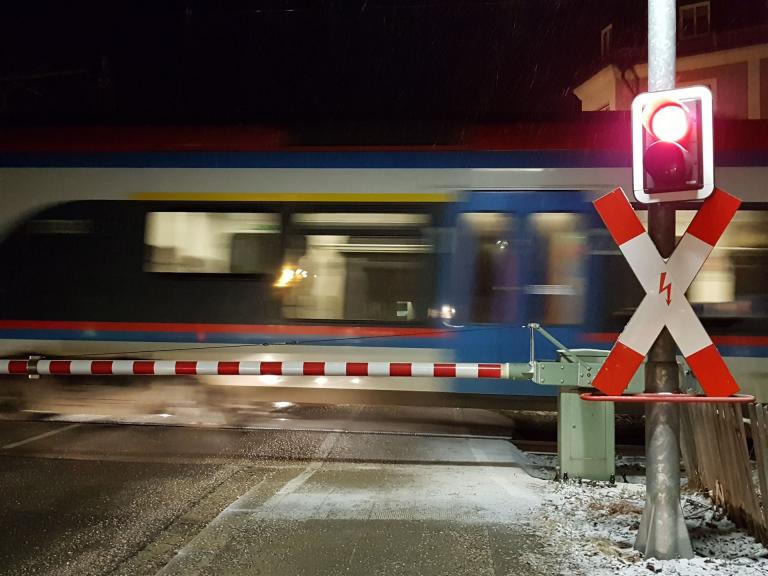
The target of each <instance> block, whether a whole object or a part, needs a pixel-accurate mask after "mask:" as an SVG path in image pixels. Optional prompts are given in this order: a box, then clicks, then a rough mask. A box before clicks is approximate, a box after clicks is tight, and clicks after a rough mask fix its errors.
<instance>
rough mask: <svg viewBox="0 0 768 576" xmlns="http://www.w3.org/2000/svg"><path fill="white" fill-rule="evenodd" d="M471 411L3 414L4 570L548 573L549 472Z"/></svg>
mask: <svg viewBox="0 0 768 576" xmlns="http://www.w3.org/2000/svg"><path fill="white" fill-rule="evenodd" d="M490 417H491V416H489V418H490ZM492 418H496V415H494V416H492ZM481 419H482V418H481ZM466 420H467V418H466V415H464V417H462V418H460V419H458V420H457V419H456V418H455V417H454V416H450V418H449V417H446V418H445V421H444V422H443V423H442V424H441V425H440V426H442V429H441V432H440V433H436V434H434V435H427V436H421V435H416V434H404V433H403V432H404V431H405V428H403V426H402V425H401V426H400V430H399V433H396V434H393V433H381V432H380V433H376V434H367V433H348V432H345V431H315V430H307V429H300V430H285V429H250V430H246V429H231V428H192V427H181V426H159V425H127V424H104V423H94V422H87V421H81V422H24V421H0V493H2V494H3V499H4V505H3V506H2V507H0V525H2V526H4V527H5V528H4V530H2V531H0V573H4V574H62V575H69V574H78V575H87V574H99V575H101V574H125V575H128V574H148V575H157V574H169V575H170V574H174V575H175V574H276V575H281V574H286V575H288V574H291V575H299V574H519V573H523V572H525V573H526V574H530V575H535V574H550V573H552V570H553V569H554V568H553V566H552V565H551V563H552V562H554V560H553V559H552V558H542V552H541V550H543V548H544V542H543V541H542V538H543V537H542V535H541V532H540V530H538V529H534V528H533V527H532V525H531V522H532V521H533V520H535V517H536V509H537V506H539V504H540V492H541V487H542V484H543V481H542V480H539V479H536V478H533V477H531V476H530V475H529V474H528V473H527V471H526V470H527V468H528V464H527V461H526V458H525V455H524V454H523V453H522V452H520V451H519V450H518V449H517V448H515V446H514V445H513V444H512V443H511V442H509V441H508V440H506V439H505V438H503V437H497V438H491V437H469V436H466V435H465V434H464V432H466V431H467V429H468V427H469V428H470V429H471V428H472V425H471V421H472V418H471V417H470V418H469V420H470V423H469V424H468V423H467V421H466ZM451 421H453V422H454V424H453V426H454V428H453V429H454V431H457V432H459V433H458V434H453V435H452V434H451V433H450V432H451V426H449V425H448V424H447V423H448V422H451ZM497 423H498V422H497ZM432 425H433V426H434V425H435V424H434V422H433V424H432ZM411 427H412V428H413V429H414V430H415V431H418V429H419V428H420V425H419V424H418V423H417V422H416V421H414V422H413V423H412V424H411ZM433 431H434V430H433ZM547 563H549V564H550V565H547Z"/></svg>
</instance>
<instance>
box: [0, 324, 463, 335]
mask: <svg viewBox="0 0 768 576" xmlns="http://www.w3.org/2000/svg"><path fill="white" fill-rule="evenodd" d="M3 329H4V330H78V331H86V330H89V331H100V330H101V331H105V332H183V333H193V334H206V333H211V334H222V333H223V334H227V333H229V334H278V335H279V334H303V335H308V336H313V335H314V336H344V337H347V338H355V337H367V338H369V337H375V336H403V337H425V338H446V337H449V336H450V333H448V332H447V331H446V330H443V329H431V328H429V327H424V328H400V327H362V326H316V325H313V326H302V325H287V324H187V323H176V322H79V321H69V320H66V321H60V320H51V321H49V320H0V330H3Z"/></svg>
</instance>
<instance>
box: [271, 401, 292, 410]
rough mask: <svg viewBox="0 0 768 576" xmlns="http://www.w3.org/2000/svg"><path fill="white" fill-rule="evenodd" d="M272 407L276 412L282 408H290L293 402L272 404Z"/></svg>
mask: <svg viewBox="0 0 768 576" xmlns="http://www.w3.org/2000/svg"><path fill="white" fill-rule="evenodd" d="M272 406H274V407H275V408H277V409H278V410H282V409H284V408H290V407H291V406H293V402H285V401H280V402H272Z"/></svg>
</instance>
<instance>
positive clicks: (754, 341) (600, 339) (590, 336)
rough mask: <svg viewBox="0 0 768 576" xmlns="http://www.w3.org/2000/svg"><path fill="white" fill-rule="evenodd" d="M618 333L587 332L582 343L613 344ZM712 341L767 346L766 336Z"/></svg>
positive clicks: (734, 344) (717, 338)
mask: <svg viewBox="0 0 768 576" xmlns="http://www.w3.org/2000/svg"><path fill="white" fill-rule="evenodd" d="M618 338H619V333H618V332H587V333H585V334H583V335H582V337H581V339H582V341H584V342H591V343H593V344H615V343H616V340H618ZM712 341H713V342H714V343H715V344H717V345H720V346H768V336H738V335H737V336H725V335H720V336H712Z"/></svg>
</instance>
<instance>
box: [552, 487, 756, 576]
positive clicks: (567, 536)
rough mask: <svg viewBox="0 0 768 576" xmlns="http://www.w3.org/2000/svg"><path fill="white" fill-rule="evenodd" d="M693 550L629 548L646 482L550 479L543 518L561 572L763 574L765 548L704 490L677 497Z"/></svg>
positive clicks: (680, 575)
mask: <svg viewBox="0 0 768 576" xmlns="http://www.w3.org/2000/svg"><path fill="white" fill-rule="evenodd" d="M682 504H683V511H684V514H685V517H686V524H687V525H688V530H689V533H690V536H691V543H692V545H693V548H694V552H695V554H696V557H695V558H692V559H690V560H664V561H662V560H656V559H654V558H643V557H642V555H641V554H640V553H639V552H637V551H636V550H634V549H633V547H632V546H633V544H634V541H635V537H636V536H637V529H638V527H639V525H640V518H641V516H642V511H643V507H644V505H645V486H643V485H638V484H617V485H610V484H608V483H603V482H586V481H585V482H582V483H578V482H566V483H550V484H549V486H548V494H547V496H546V498H545V504H544V514H543V517H542V521H543V523H544V524H546V525H548V527H549V530H550V532H551V538H550V542H552V546H553V547H556V548H557V549H556V550H553V551H552V552H553V553H555V554H557V555H558V556H560V557H561V558H563V561H564V564H563V566H562V567H561V574H590V575H596V576H600V575H608V574H610V575H615V574H619V575H622V576H640V575H642V576H648V575H649V574H654V573H658V574H665V575H666V574H670V575H678V576H694V575H696V576H698V575H700V574H709V575H712V576H726V575H728V576H735V575H739V576H758V575H760V576H766V575H767V574H768V550H766V549H765V548H764V547H763V546H762V545H761V544H760V543H758V542H755V540H754V539H753V538H752V537H750V536H748V535H747V534H746V533H744V532H743V531H741V530H738V529H737V528H736V527H735V526H734V525H733V524H732V523H731V522H730V521H729V520H728V519H727V518H725V516H724V515H723V514H722V512H721V511H720V510H717V509H715V508H714V507H713V505H712V503H711V502H710V501H709V499H708V498H707V497H706V496H703V495H699V494H692V493H687V494H684V495H683V499H682Z"/></svg>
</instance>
